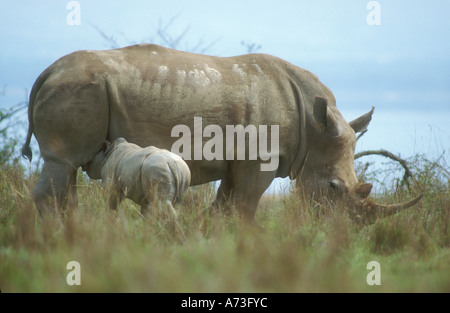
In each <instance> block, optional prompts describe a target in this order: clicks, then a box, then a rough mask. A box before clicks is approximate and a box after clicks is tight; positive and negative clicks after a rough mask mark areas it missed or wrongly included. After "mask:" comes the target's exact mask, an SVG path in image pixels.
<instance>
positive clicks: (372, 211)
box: [355, 194, 423, 224]
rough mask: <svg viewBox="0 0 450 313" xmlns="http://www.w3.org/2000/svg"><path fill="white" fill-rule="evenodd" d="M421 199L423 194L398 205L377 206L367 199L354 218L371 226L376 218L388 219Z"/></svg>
mask: <svg viewBox="0 0 450 313" xmlns="http://www.w3.org/2000/svg"><path fill="white" fill-rule="evenodd" d="M422 198H423V194H420V195H419V196H417V197H416V198H414V199H412V200H410V201H407V202H404V203H399V204H389V205H384V204H378V203H375V202H374V201H373V200H372V199H367V200H366V201H365V203H364V205H363V207H362V210H361V211H360V212H358V213H357V214H356V216H355V217H356V218H357V219H360V220H361V221H362V222H364V223H369V224H372V223H374V222H375V221H376V220H377V219H378V218H383V217H388V216H391V215H394V214H395V213H397V212H400V211H402V210H404V209H407V208H409V207H411V206H413V205H415V204H416V203H418V202H419V201H420V200H421V199H422Z"/></svg>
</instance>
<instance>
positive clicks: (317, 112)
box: [314, 97, 328, 130]
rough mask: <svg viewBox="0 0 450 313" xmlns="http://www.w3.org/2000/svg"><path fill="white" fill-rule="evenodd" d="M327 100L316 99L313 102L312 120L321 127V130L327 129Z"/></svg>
mask: <svg viewBox="0 0 450 313" xmlns="http://www.w3.org/2000/svg"><path fill="white" fill-rule="evenodd" d="M327 106H328V104H327V99H325V98H322V97H316V100H315V101H314V119H315V120H316V122H317V123H319V125H320V126H321V128H322V130H325V129H326V128H327Z"/></svg>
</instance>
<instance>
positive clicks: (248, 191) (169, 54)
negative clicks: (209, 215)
mask: <svg viewBox="0 0 450 313" xmlns="http://www.w3.org/2000/svg"><path fill="white" fill-rule="evenodd" d="M372 113H373V110H372V111H370V112H369V113H367V114H365V115H363V116H361V117H360V118H358V119H356V120H354V121H352V122H350V123H347V122H346V121H345V120H344V118H343V117H342V116H341V114H340V112H339V111H338V109H337V107H336V100H335V98H334V96H333V94H332V92H331V91H330V90H329V89H328V88H327V87H326V86H324V85H323V84H322V83H321V82H320V81H319V79H318V78H317V77H316V76H315V75H314V74H312V73H310V72H308V71H306V70H304V69H301V68H299V67H297V66H294V65H292V64H290V63H288V62H286V61H284V60H282V59H279V58H276V57H273V56H270V55H264V54H249V55H242V56H235V57H228V58H222V57H214V56H207V55H200V54H193V53H187V52H181V51H176V50H172V49H168V48H164V47H160V46H157V45H150V44H146V45H135V46H130V47H125V48H121V49H114V50H106V51H78V52H74V53H71V54H69V55H67V56H64V57H62V58H61V59H59V60H57V61H56V62H55V63H54V64H52V65H51V66H50V67H48V68H47V69H46V70H45V71H44V72H43V73H42V74H41V75H40V76H39V77H38V79H37V80H36V82H35V84H34V86H33V89H32V91H31V95H30V101H29V109H28V116H29V123H30V125H29V130H28V137H27V140H26V143H25V145H24V147H23V150H22V151H23V155H24V156H26V157H28V158H29V159H31V150H30V148H29V144H30V139H31V136H32V134H33V133H34V135H35V137H36V139H37V141H38V143H39V148H40V151H41V155H42V157H43V159H44V165H43V168H42V173H41V175H40V177H39V180H38V182H37V184H36V186H35V187H34V190H33V198H34V200H35V203H36V206H37V208H38V209H39V211H40V212H45V211H46V210H48V209H49V208H54V207H55V204H54V203H53V199H56V204H57V207H59V208H64V207H65V206H67V205H68V204H69V205H71V204H75V203H76V190H75V181H76V175H77V169H78V168H79V167H80V166H82V167H84V169H86V168H88V166H89V162H90V161H91V160H92V158H93V157H94V156H95V154H96V153H97V152H98V151H99V150H100V149H101V146H102V144H103V142H104V141H105V140H108V141H110V142H112V141H113V140H114V139H116V138H118V137H124V138H126V139H127V140H128V141H129V142H133V143H135V144H137V145H139V146H141V147H145V146H149V145H153V146H156V147H159V148H163V149H168V150H170V149H171V148H172V145H173V144H174V142H176V141H177V140H178V139H179V138H177V137H172V136H171V132H172V129H173V128H174V127H175V126H177V125H186V126H187V127H188V128H189V129H194V128H195V127H194V126H196V125H194V120H195V118H197V120H198V118H199V117H201V118H202V119H201V121H202V127H203V128H205V129H206V127H207V126H208V125H215V127H216V128H215V129H216V130H217V127H219V128H221V129H224V130H225V128H226V126H227V125H243V126H245V127H246V126H248V125H254V126H255V127H259V126H261V125H267V126H268V125H271V126H273V125H276V126H278V130H279V133H278V134H277V135H278V138H277V139H278V142H277V144H278V147H277V148H278V149H277V150H275V149H273V148H274V146H273V145H272V150H271V151H272V153H276V157H277V161H278V163H277V165H278V166H277V167H276V168H275V169H273V170H271V171H263V170H261V167H260V165H261V164H262V163H265V161H263V160H262V156H260V157H261V158H257V159H256V160H249V159H244V160H237V159H229V158H225V157H224V158H222V159H219V158H216V159H212V160H211V159H210V160H206V159H205V158H198V157H197V158H195V157H193V158H192V159H191V160H186V161H187V164H188V165H189V168H190V169H191V173H192V179H191V185H198V184H203V183H206V182H210V181H215V180H221V184H220V187H219V189H218V192H217V197H216V200H215V202H214V205H215V206H218V207H221V206H224V205H228V204H232V205H234V206H235V207H236V208H237V209H238V210H239V211H240V212H241V213H242V214H243V215H244V216H245V217H248V218H250V219H251V218H253V216H254V213H255V211H256V208H257V205H258V202H259V199H260V198H261V195H262V194H263V192H264V191H265V190H266V188H267V187H268V186H269V185H270V183H271V182H272V180H273V179H274V178H275V177H287V176H289V177H290V178H291V179H295V178H297V179H300V180H301V181H302V182H303V183H304V185H306V186H308V188H309V189H312V190H313V191H314V190H319V191H324V192H325V194H326V195H328V196H330V197H333V196H336V195H339V196H342V195H348V198H349V199H355V200H354V201H359V203H364V201H365V200H366V198H367V197H368V195H369V193H370V190H371V187H372V186H371V185H370V184H362V183H358V181H357V178H356V176H355V171H354V168H353V154H354V149H355V141H356V140H355V133H356V132H359V131H361V130H363V129H365V128H366V127H367V125H368V124H369V122H370V120H371V116H372ZM209 135H210V136H211V135H212V133H210V134H209ZM208 139H209V138H207V137H202V139H201V145H205V143H207V141H208ZM194 142H195V140H193V142H192V149H195V148H196V147H194ZM197 144H198V141H197ZM248 146H249V142H248V141H247V142H246V147H248ZM185 148H186V147H185ZM216 148H217V147H216ZM236 148H237V147H236ZM197 149H198V147H197ZM267 151H270V149H267ZM274 151H275V152H274ZM266 159H267V158H266ZM92 178H99V177H92ZM418 199H419V198H416V199H415V200H413V201H410V202H409V203H406V204H402V205H397V206H394V207H389V208H386V207H384V209H386V210H388V211H396V210H398V209H400V208H404V207H407V206H410V205H412V204H414V203H415V202H417V201H418ZM361 201H362V202H361ZM379 209H380V207H379V206H376V205H374V204H373V203H372V202H370V210H371V211H374V210H379Z"/></svg>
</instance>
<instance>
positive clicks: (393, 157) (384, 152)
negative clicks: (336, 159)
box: [354, 149, 420, 190]
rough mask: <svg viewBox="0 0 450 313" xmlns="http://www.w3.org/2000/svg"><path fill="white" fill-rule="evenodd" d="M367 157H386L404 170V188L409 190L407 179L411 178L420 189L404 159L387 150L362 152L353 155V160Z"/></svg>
mask: <svg viewBox="0 0 450 313" xmlns="http://www.w3.org/2000/svg"><path fill="white" fill-rule="evenodd" d="M367 155H381V156H384V157H387V158H389V159H391V160H394V161H396V162H399V163H400V165H401V166H402V167H403V169H404V170H405V174H404V175H403V181H404V182H405V184H406V186H407V187H408V190H409V189H410V188H409V183H408V178H411V179H412V180H413V181H414V183H415V184H416V185H418V186H419V187H420V185H419V183H418V182H417V181H416V179H415V178H414V176H413V174H412V173H411V170H410V169H409V167H408V164H407V163H406V161H405V160H404V159H402V158H400V157H399V156H397V155H395V154H393V153H391V152H389V151H387V150H384V149H380V150H369V151H363V152H360V153H357V154H355V157H354V159H355V160H356V159H358V158H360V157H363V156H367Z"/></svg>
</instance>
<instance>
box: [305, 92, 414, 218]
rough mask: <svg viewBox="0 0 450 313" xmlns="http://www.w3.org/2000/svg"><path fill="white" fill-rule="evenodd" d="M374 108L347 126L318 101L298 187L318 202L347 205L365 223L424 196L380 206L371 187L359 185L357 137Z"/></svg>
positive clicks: (331, 106)
mask: <svg viewBox="0 0 450 313" xmlns="http://www.w3.org/2000/svg"><path fill="white" fill-rule="evenodd" d="M373 111H374V108H373V107H372V109H371V110H370V111H369V112H368V113H366V114H364V115H362V116H360V117H359V118H357V119H355V120H353V121H351V122H349V123H348V122H346V121H345V119H344V118H343V117H342V115H341V114H340V112H339V111H338V109H337V108H336V105H335V104H334V103H331V104H329V103H328V100H327V99H325V98H322V97H316V98H315V103H314V106H313V112H312V113H311V117H310V118H309V119H308V120H309V123H308V127H307V129H308V149H309V150H308V156H307V159H306V161H305V164H304V167H303V169H302V170H301V171H300V173H299V175H298V176H297V186H299V187H301V188H304V189H306V190H307V191H309V192H308V194H310V195H312V197H313V198H314V199H316V200H319V201H320V200H322V199H328V200H331V201H333V202H340V203H345V206H346V207H348V208H349V209H350V212H351V213H352V216H354V217H357V218H359V219H362V220H365V219H366V217H369V216H370V217H371V219H372V220H373V218H377V217H379V216H387V215H390V214H394V213H396V212H398V211H399V210H401V209H404V208H407V207H410V206H412V205H414V204H415V203H417V202H418V201H419V200H420V198H421V196H419V197H417V198H415V199H414V200H412V201H409V202H407V203H403V204H397V205H391V206H386V205H379V204H377V203H375V202H374V201H373V200H371V199H370V198H369V194H370V192H371V190H372V184H369V183H361V182H358V179H357V178H356V174H355V170H354V167H353V160H354V153H355V144H356V133H358V132H362V131H364V130H365V129H366V128H367V126H368V125H369V123H370V121H371V119H372V114H373Z"/></svg>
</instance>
